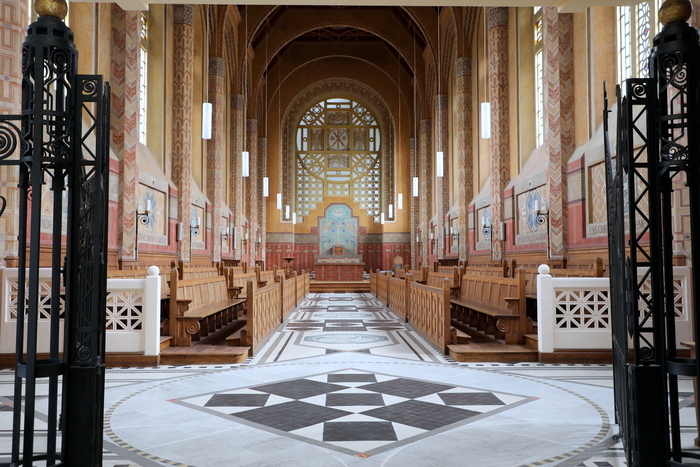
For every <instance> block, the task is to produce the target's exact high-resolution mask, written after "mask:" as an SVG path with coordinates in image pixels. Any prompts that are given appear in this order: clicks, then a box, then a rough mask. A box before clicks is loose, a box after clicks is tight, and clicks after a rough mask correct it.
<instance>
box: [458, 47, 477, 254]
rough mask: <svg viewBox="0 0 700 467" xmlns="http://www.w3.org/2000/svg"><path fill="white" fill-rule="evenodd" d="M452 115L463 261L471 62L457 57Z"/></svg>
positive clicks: (469, 194) (469, 182) (470, 188)
mask: <svg viewBox="0 0 700 467" xmlns="http://www.w3.org/2000/svg"><path fill="white" fill-rule="evenodd" d="M455 71H456V73H455V91H456V99H455V107H456V108H455V115H456V118H457V133H456V137H457V138H456V139H457V142H456V143H457V144H456V145H455V158H454V159H455V161H456V163H457V180H458V182H457V203H458V204H457V209H458V211H457V212H458V227H459V259H460V260H466V259H467V256H468V254H469V253H468V252H469V229H468V222H467V220H468V219H467V216H468V212H469V202H470V201H471V200H472V199H473V198H474V177H472V166H473V158H472V108H471V105H470V104H471V99H472V59H471V58H470V57H463V58H458V59H457V62H456V65H455Z"/></svg>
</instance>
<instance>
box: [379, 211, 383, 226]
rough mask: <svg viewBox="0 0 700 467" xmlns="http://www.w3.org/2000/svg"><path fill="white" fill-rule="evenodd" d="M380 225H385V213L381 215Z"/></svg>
mask: <svg viewBox="0 0 700 467" xmlns="http://www.w3.org/2000/svg"><path fill="white" fill-rule="evenodd" d="M379 223H380V224H382V225H384V213H381V214H379Z"/></svg>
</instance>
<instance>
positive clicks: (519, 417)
mask: <svg viewBox="0 0 700 467" xmlns="http://www.w3.org/2000/svg"><path fill="white" fill-rule="evenodd" d="M611 370H612V369H611V366H610V365H591V364H585V365H584V364H566V365H565V364H560V365H556V364H538V363H520V364H498V363H493V364H492V363H456V362H453V361H450V360H449V359H448V358H446V357H444V356H443V355H440V354H439V353H438V352H437V351H436V350H435V349H433V348H432V347H431V346H430V345H429V344H428V343H427V342H426V341H425V340H424V339H423V338H422V337H421V336H420V335H418V334H417V333H416V332H414V331H413V330H412V329H411V328H410V326H408V325H407V324H405V323H403V322H401V321H400V320H399V319H397V317H396V316H395V315H393V313H392V312H391V311H389V310H388V309H387V308H385V307H384V306H383V305H382V304H381V303H380V302H379V301H378V300H377V299H376V298H375V297H374V296H372V295H370V294H363V293H343V294H339V293H336V294H333V293H330V294H328V293H323V294H322V293H312V294H310V295H309V296H307V298H306V299H305V300H304V301H303V302H302V303H301V305H300V306H299V307H297V308H296V309H295V310H294V312H293V313H292V314H291V315H290V317H289V318H288V319H287V320H286V321H285V322H284V323H283V324H282V325H281V326H280V328H279V329H278V330H277V332H275V333H274V334H273V335H272V337H271V338H270V339H269V340H268V342H267V343H266V344H265V345H264V346H263V347H262V348H261V349H260V350H259V351H258V352H257V353H256V354H255V356H253V357H251V358H249V359H248V360H247V361H246V362H244V363H243V364H237V365H209V366H194V365H193V366H162V367H159V368H113V369H109V370H108V373H107V385H106V397H105V411H106V413H105V423H104V427H105V442H104V447H105V455H104V465H105V466H109V467H127V466H144V467H154V466H162V465H171V466H172V465H174V466H199V467H218V466H256V467H259V466H314V467H321V466H329V467H330V466H356V465H362V466H407V465H410V466H441V467H448V466H486V467H507V466H539V465H552V466H554V465H556V466H572V467H574V466H578V467H581V466H586V467H593V466H623V465H626V464H625V462H624V452H623V451H622V447H621V443H619V442H618V441H616V440H615V439H614V438H613V436H614V435H615V434H616V433H617V427H616V426H615V425H614V420H613V419H612V414H613V392H612V389H611V388H612V371H611ZM682 384H683V386H684V387H683V390H684V392H683V394H684V396H685V397H686V398H685V399H684V400H682V401H681V405H682V406H684V407H685V409H684V410H683V411H682V415H683V416H684V417H685V418H686V420H687V423H685V425H686V426H687V429H686V430H685V432H684V437H685V438H687V439H685V441H686V442H687V445H689V446H692V443H693V438H694V436H695V435H697V432H696V428H695V416H694V405H693V400H692V382H691V381H690V380H683V381H682ZM11 394H12V371H10V370H2V371H0V403H2V405H0V426H2V433H1V436H0V442H1V443H2V445H1V446H0V463H2V462H3V460H4V459H6V458H7V456H8V452H9V449H10V439H11V436H10V434H11V433H10V430H9V427H10V426H11V416H12V411H11V404H12V397H11ZM43 401H44V399H39V401H38V404H39V406H38V407H39V409H38V410H39V411H41V404H42V403H43ZM684 444H686V443H684Z"/></svg>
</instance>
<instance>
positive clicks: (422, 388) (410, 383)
mask: <svg viewBox="0 0 700 467" xmlns="http://www.w3.org/2000/svg"><path fill="white" fill-rule="evenodd" d="M453 387H454V386H448V385H446V384H437V383H428V382H426V381H416V380H414V379H407V378H397V379H392V380H390V381H384V382H382V383H375V384H367V385H365V386H362V389H366V390H368V391H374V392H380V393H382V394H390V395H392V396H399V397H406V398H408V399H415V398H417V397H423V396H427V395H428V394H434V393H436V392H440V391H446V390H448V389H452V388H453Z"/></svg>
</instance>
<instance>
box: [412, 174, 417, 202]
mask: <svg viewBox="0 0 700 467" xmlns="http://www.w3.org/2000/svg"><path fill="white" fill-rule="evenodd" d="M411 196H413V197H414V198H417V197H418V177H413V178H412V179H411Z"/></svg>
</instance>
